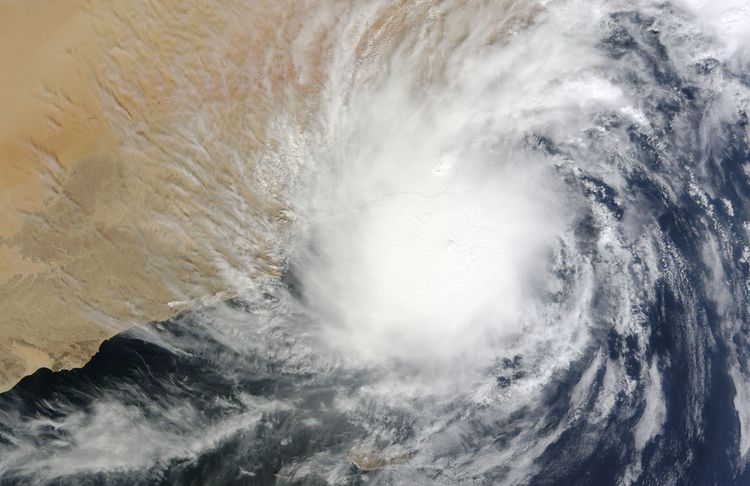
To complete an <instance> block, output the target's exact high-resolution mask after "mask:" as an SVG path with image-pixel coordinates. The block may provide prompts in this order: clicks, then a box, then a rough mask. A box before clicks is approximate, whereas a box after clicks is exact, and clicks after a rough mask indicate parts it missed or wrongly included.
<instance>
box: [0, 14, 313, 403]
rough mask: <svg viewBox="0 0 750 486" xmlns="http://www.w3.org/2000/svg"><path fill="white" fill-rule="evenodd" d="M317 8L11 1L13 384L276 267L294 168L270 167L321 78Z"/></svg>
mask: <svg viewBox="0 0 750 486" xmlns="http://www.w3.org/2000/svg"><path fill="white" fill-rule="evenodd" d="M308 9H309V6H306V5H304V4H303V3H301V2H275V1H274V2H266V1H248V2H241V1H234V2H222V4H221V6H220V7H217V6H216V5H212V4H211V5H210V4H208V3H207V2H203V1H200V0H195V1H189V2H184V1H166V2H146V1H138V2H132V1H117V2H99V1H94V2H87V1H82V0H68V1H65V2H48V1H40V0H34V1H17V0H11V1H10V2H8V1H6V2H3V3H2V4H0V67H1V68H2V70H3V72H4V73H6V74H8V75H7V76H6V74H4V75H3V76H2V78H0V103H2V106H3V110H2V112H0V209H1V210H2V218H0V390H3V389H7V388H9V387H10V386H12V385H13V384H14V383H15V382H17V381H18V379H19V378H21V377H22V376H24V375H25V374H28V373H30V372H33V371H34V370H35V369H37V368H40V367H50V368H53V369H60V368H70V367H76V366H80V365H82V364H83V363H85V362H86V361H87V360H88V358H89V357H90V356H91V355H92V354H93V353H94V352H95V351H96V350H97V349H98V347H99V344H100V343H101V341H102V340H103V339H105V338H107V337H109V336H112V335H113V334H115V333H117V332H118V331H121V330H123V329H124V328H127V327H129V326H131V325H134V324H138V323H144V322H148V321H150V320H158V319H163V318H166V317H168V316H169V315H171V314H173V313H174V312H175V311H176V308H178V307H180V306H183V305H186V304H189V303H190V302H192V301H193V300H194V299H198V298H204V297H206V296H211V295H214V294H215V293H216V292H218V291H229V292H231V288H232V286H233V285H236V284H238V283H239V284H242V282H240V280H243V279H249V280H252V279H253V278H255V277H256V275H257V274H262V275H273V274H274V273H275V272H276V270H275V269H276V259H275V256H274V254H273V246H272V245H271V244H269V242H268V241H266V240H264V236H263V235H265V234H269V233H270V232H269V231H265V230H264V231H258V229H259V228H261V229H262V228H266V227H270V226H273V225H276V224H279V222H280V221H282V220H283V217H282V214H281V213H280V208H281V207H282V206H281V205H280V203H279V202H278V201H277V200H276V194H277V192H278V190H279V188H280V186H281V185H283V184H284V176H285V175H284V174H283V171H282V172H279V173H269V172H262V171H260V170H258V167H259V164H262V154H263V149H264V147H265V146H266V144H267V143H268V142H267V140H266V136H265V133H264V132H265V127H266V126H267V125H268V123H269V122H270V121H271V120H272V118H273V116H274V113H276V112H277V111H278V110H279V109H280V108H281V107H282V106H286V108H287V109H286V110H285V112H286V113H295V110H294V109H289V107H290V106H293V105H297V104H304V103H308V102H309V101H308V98H309V96H308V95H309V94H310V93H311V92H313V91H314V90H315V89H316V87H317V85H318V82H317V78H318V74H317V73H316V72H315V66H316V62H315V61H316V56H318V55H319V52H323V51H324V50H325V44H326V42H327V40H326V36H325V33H324V32H322V33H321V35H320V38H318V39H310V40H309V42H310V44H309V47H310V49H311V50H310V51H305V52H302V53H300V52H297V53H296V54H295V58H293V56H292V50H291V43H292V42H293V40H294V39H295V38H297V35H298V31H299V28H300V25H301V19H303V18H304V17H306V16H309V12H308ZM316 46H317V48H319V50H314V48H315V47H316ZM217 215H219V216H217ZM170 304H171V305H170Z"/></svg>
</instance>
